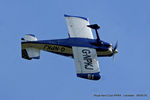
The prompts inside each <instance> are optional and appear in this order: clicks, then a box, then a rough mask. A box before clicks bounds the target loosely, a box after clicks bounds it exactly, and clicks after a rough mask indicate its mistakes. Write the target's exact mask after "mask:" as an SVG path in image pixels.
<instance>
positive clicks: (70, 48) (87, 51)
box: [21, 15, 118, 80]
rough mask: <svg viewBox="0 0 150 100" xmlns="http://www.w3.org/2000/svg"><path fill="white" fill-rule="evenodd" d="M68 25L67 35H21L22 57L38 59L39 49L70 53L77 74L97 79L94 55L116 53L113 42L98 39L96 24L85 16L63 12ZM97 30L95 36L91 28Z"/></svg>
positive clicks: (112, 54) (96, 64)
mask: <svg viewBox="0 0 150 100" xmlns="http://www.w3.org/2000/svg"><path fill="white" fill-rule="evenodd" d="M64 16H65V19H66V23H67V27H68V35H69V38H66V39H54V40H37V38H36V37H35V35H33V34H26V35H25V38H22V42H21V48H22V58H24V59H28V60H31V59H39V58H40V50H44V51H48V52H52V53H55V54H59V55H63V56H67V57H72V58H73V59H74V61H75V65H76V73H77V77H80V78H85V79H90V80H99V79H100V78H101V76H100V70H99V63H98V60H97V57H109V56H114V54H116V53H118V51H117V43H116V45H115V46H112V44H110V43H107V42H104V41H102V40H101V39H100V37H99V34H98V31H97V30H98V29H99V28H100V27H99V26H98V25H97V24H92V25H90V23H89V20H88V18H85V17H80V16H71V15H64ZM91 29H94V30H95V31H96V36H97V39H94V37H93V34H92V30H91Z"/></svg>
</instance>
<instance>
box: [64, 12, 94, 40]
mask: <svg viewBox="0 0 150 100" xmlns="http://www.w3.org/2000/svg"><path fill="white" fill-rule="evenodd" d="M64 16H65V18H66V22H67V27H68V31H69V36H70V37H78V38H89V39H93V34H92V31H91V28H89V27H87V25H89V21H88V19H87V18H85V17H80V16H70V15H64Z"/></svg>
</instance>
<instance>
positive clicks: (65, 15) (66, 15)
mask: <svg viewBox="0 0 150 100" xmlns="http://www.w3.org/2000/svg"><path fill="white" fill-rule="evenodd" d="M64 17H76V18H81V19H84V20H86V21H88V18H86V17H82V16H73V15H68V14H64Z"/></svg>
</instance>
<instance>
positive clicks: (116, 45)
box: [112, 41, 118, 61]
mask: <svg viewBox="0 0 150 100" xmlns="http://www.w3.org/2000/svg"><path fill="white" fill-rule="evenodd" d="M117 47H118V41H117V42H116V44H115V46H113V50H112V53H113V55H112V56H113V61H114V58H115V53H117V52H118V51H117Z"/></svg>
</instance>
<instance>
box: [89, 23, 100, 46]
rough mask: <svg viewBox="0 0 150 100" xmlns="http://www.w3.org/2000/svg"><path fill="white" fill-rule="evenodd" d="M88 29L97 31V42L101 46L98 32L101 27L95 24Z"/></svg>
mask: <svg viewBox="0 0 150 100" xmlns="http://www.w3.org/2000/svg"><path fill="white" fill-rule="evenodd" d="M87 27H90V28H92V29H94V30H95V32H96V36H97V41H98V43H100V44H101V41H100V37H99V34H98V31H97V30H98V29H100V26H98V25H97V24H93V25H87Z"/></svg>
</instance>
